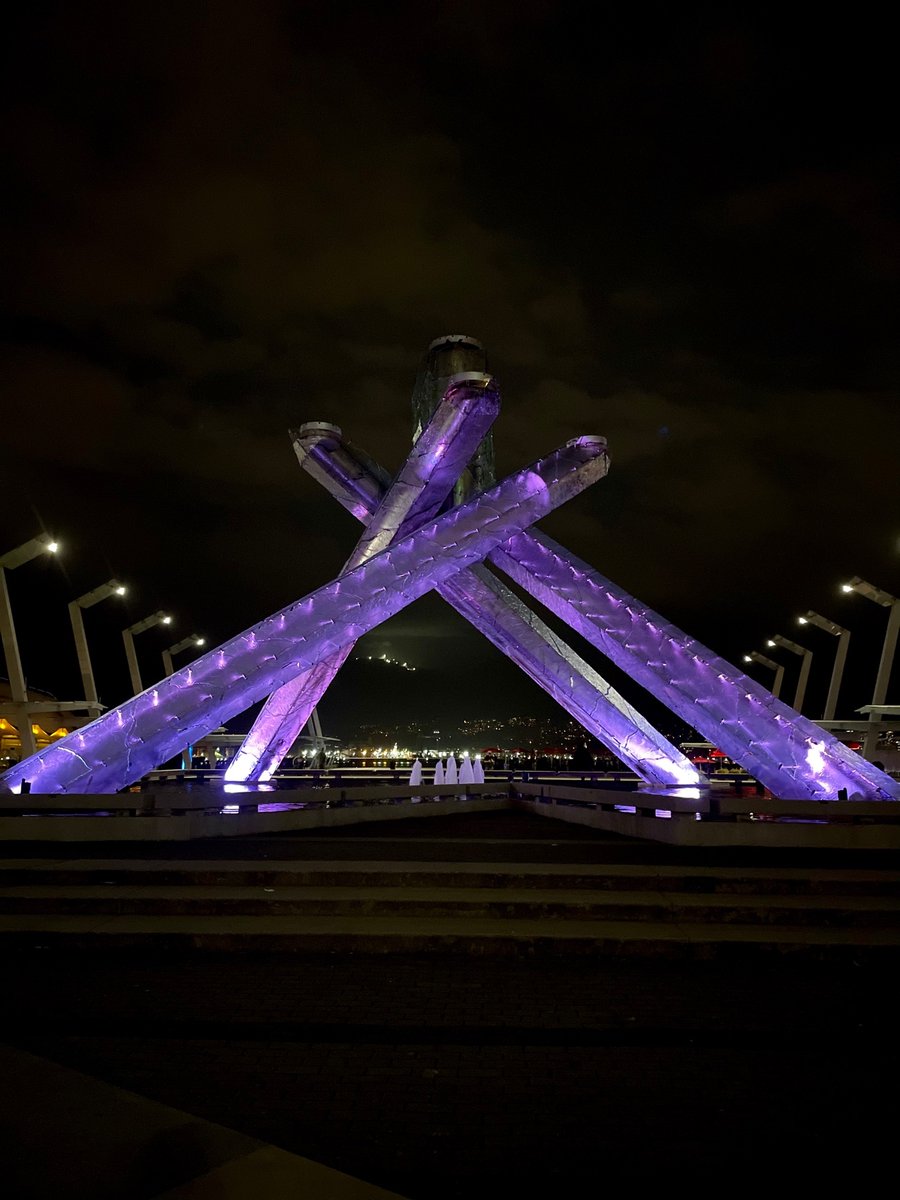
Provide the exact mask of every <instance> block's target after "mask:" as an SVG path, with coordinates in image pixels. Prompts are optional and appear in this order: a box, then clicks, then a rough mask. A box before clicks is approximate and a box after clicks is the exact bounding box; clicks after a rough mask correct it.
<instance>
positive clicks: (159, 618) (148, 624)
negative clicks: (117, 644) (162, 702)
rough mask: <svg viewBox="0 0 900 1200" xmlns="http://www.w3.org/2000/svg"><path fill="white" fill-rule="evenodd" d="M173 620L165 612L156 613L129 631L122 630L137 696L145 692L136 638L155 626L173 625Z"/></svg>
mask: <svg viewBox="0 0 900 1200" xmlns="http://www.w3.org/2000/svg"><path fill="white" fill-rule="evenodd" d="M171 624H172V618H171V617H170V616H169V615H168V614H167V613H164V612H155V613H153V614H152V615H151V616H149V617H144V619H143V621H135V623H134V624H133V625H129V626H128V628H127V629H123V630H122V641H123V642H124V643H125V657H126V658H127V659H128V674H129V675H130V676H131V689H132V691H133V692H134V694H135V696H139V695H140V694H141V692H142V691H143V690H144V685H143V683H142V682H141V669H140V667H139V666H138V660H137V654H136V653H135V650H134V638H135V635H136V634H138V633H143V632H144V630H145V629H152V628H153V626H154V625H171Z"/></svg>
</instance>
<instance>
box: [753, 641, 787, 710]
mask: <svg viewBox="0 0 900 1200" xmlns="http://www.w3.org/2000/svg"><path fill="white" fill-rule="evenodd" d="M744 662H756V663H759V664H760V666H762V667H768V668H769V670H770V671H774V672H775V682H774V683H773V684H772V687H771V689H770V690H771V692H772V695H773V696H774V697H775V699H776V700H777V699H778V696H779V693H780V692H781V681H782V680H783V679H784V667H783V666H782V665H781V663H777V662H775V660H774V659H772V658H766V656H765V655H764V654H760V653H758V651H756V650H751V651H750V653H749V654H745V655H744Z"/></svg>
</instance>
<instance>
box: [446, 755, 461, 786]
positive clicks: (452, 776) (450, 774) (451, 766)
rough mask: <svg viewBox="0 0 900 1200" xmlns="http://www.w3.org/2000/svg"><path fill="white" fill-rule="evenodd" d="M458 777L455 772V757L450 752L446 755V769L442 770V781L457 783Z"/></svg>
mask: <svg viewBox="0 0 900 1200" xmlns="http://www.w3.org/2000/svg"><path fill="white" fill-rule="evenodd" d="M458 782H459V778H458V776H457V774H456V759H455V758H454V757H453V755H452V754H450V755H448V756H447V769H446V771H445V772H444V783H458Z"/></svg>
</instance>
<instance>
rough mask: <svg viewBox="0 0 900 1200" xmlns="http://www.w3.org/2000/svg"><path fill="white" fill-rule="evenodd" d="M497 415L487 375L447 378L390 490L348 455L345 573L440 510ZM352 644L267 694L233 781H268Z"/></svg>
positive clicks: (314, 450)
mask: <svg viewBox="0 0 900 1200" xmlns="http://www.w3.org/2000/svg"><path fill="white" fill-rule="evenodd" d="M499 411H500V394H499V392H498V391H497V388H496V386H495V385H494V383H493V381H492V379H491V377H490V376H489V375H484V374H475V373H471V372H470V373H466V374H462V375H455V376H453V377H452V378H451V379H449V380H448V381H447V385H446V388H445V390H444V395H443V396H442V397H441V399H440V401H439V403H438V405H437V407H436V408H435V409H434V411H433V412H432V414H431V416H430V418H429V420H428V423H427V425H426V426H425V428H424V429H423V430H422V431H421V434H420V436H419V437H418V438H417V440H416V442H415V443H414V445H413V447H412V449H411V450H410V452H409V454H408V456H407V459H406V462H405V463H404V464H403V466H402V467H401V468H400V471H399V472H398V473H397V477H396V479H394V481H393V482H392V483H391V485H390V487H389V488H388V489H387V491H386V492H385V491H384V490H383V489H382V488H381V487H380V485H379V480H378V479H377V478H373V479H372V480H371V487H368V486H366V484H365V481H364V477H365V478H368V477H369V473H368V472H367V471H366V469H365V466H364V464H363V463H362V462H356V461H354V460H353V458H352V456H348V462H347V466H346V470H345V472H344V475H343V480H344V482H345V483H346V484H347V486H348V487H349V488H350V489H351V491H352V494H353V497H354V499H353V511H358V510H359V509H360V506H361V505H365V507H366V509H367V511H366V529H365V532H364V533H363V535H362V537H361V538H360V539H359V541H358V542H357V544H356V547H355V548H354V550H353V553H352V554H351V555H350V557H349V559H348V560H347V562H346V563H345V565H344V568H343V571H342V572H341V574H345V573H346V572H347V571H352V570H353V568H354V567H358V566H359V565H360V563H363V562H365V561H366V559H368V558H371V557H372V556H373V555H375V554H378V553H379V552H380V551H381V550H384V549H386V548H387V547H388V546H389V545H390V544H391V542H392V541H393V540H394V539H395V538H396V537H397V536H398V534H399V533H400V530H401V527H402V529H403V532H404V533H411V532H414V531H415V530H416V529H417V528H418V527H419V526H420V525H421V524H422V523H423V522H425V521H427V520H428V519H429V518H430V517H433V516H434V515H435V514H436V513H437V512H438V510H439V509H440V507H441V506H442V504H443V503H444V501H445V500H446V499H447V497H448V496H449V494H450V492H451V491H452V489H453V486H454V484H455V483H456V481H457V479H458V478H459V476H460V474H461V473H462V471H463V470H464V468H465V466H466V463H467V462H468V461H469V459H470V458H471V456H472V454H473V453H474V451H475V449H476V447H477V446H478V444H479V442H481V440H482V438H483V437H484V435H485V433H486V432H487V430H489V429H490V427H491V425H492V424H493V423H494V421H495V420H496V418H497V414H498V413H499ZM318 429H319V430H321V432H322V435H323V436H322V441H323V442H324V443H325V445H326V446H327V445H330V444H332V442H333V441H334V440H335V437H336V433H337V431H336V430H335V428H334V426H330V427H329V426H324V425H323V426H319V427H318ZM307 430H308V432H307V446H306V451H307V453H306V455H305V461H306V462H307V463H315V464H316V465H318V464H319V462H320V456H321V454H322V453H324V451H323V450H320V449H319V445H318V442H317V437H316V434H317V427H316V426H311V427H307ZM303 461H304V459H301V462H303ZM376 493H380V500H379V503H378V504H377V511H376V513H375V516H374V517H371V518H370V517H369V512H370V511H371V497H372V496H373V495H375V494H376ZM354 644H355V643H354V642H352V641H351V642H348V643H347V644H346V645H345V646H343V647H342V648H341V649H340V650H339V651H338V652H337V653H336V654H334V655H332V656H331V657H330V658H328V659H327V660H325V661H323V662H320V663H317V664H316V665H315V666H314V667H313V668H312V669H311V670H310V671H308V672H305V673H303V674H301V675H299V676H298V677H297V678H296V679H292V680H291V681H290V682H289V683H286V684H284V686H283V687H281V688H279V689H278V691H277V692H275V693H274V694H273V695H272V696H270V697H269V699H268V700H267V701H266V703H265V705H264V706H263V709H262V711H261V712H260V714H259V715H258V716H257V718H256V720H255V721H254V722H253V727H252V729H251V730H250V732H249V733H248V734H247V736H246V738H245V739H244V741H243V742H242V744H241V746H240V747H239V749H238V751H237V753H236V754H235V756H234V758H233V759H232V761H231V762H230V763H229V764H228V769H227V771H226V773H225V777H226V779H227V780H228V781H229V782H244V783H246V782H251V781H253V782H258V781H265V780H267V779H270V778H271V776H272V774H273V773H274V772H275V771H276V770H277V769H278V767H279V766H280V765H281V762H282V760H283V758H284V756H285V755H286V754H287V752H288V751H289V750H290V748H291V746H292V745H293V744H294V742H295V741H296V739H297V737H298V736H299V734H300V732H301V731H302V729H303V727H304V725H306V722H307V721H308V720H309V717H310V714H311V713H312V711H313V709H314V708H315V707H316V705H317V704H318V702H319V700H320V699H321V698H322V696H323V695H324V694H325V691H326V690H327V688H328V686H329V684H330V683H331V682H332V680H333V679H334V677H335V675H337V673H338V671H339V670H340V668H341V667H342V666H343V664H344V662H345V661H346V659H347V656H348V655H349V654H350V652H351V650H352V649H353V646H354Z"/></svg>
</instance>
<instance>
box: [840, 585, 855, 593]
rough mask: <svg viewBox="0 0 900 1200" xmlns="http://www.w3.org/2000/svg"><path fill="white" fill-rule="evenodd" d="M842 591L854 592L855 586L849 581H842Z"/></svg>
mask: <svg viewBox="0 0 900 1200" xmlns="http://www.w3.org/2000/svg"><path fill="white" fill-rule="evenodd" d="M841 591H842V592H852V591H853V588H852V587H851V586H850V584H849V583H842V584H841Z"/></svg>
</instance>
